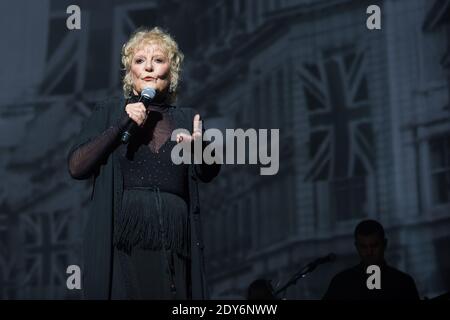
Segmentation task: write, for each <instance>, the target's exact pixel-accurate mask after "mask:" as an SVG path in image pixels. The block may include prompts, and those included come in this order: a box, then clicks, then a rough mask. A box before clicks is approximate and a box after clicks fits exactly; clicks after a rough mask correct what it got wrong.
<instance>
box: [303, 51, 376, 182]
mask: <svg viewBox="0 0 450 320" xmlns="http://www.w3.org/2000/svg"><path fill="white" fill-rule="evenodd" d="M299 77H300V79H301V81H302V85H303V91H304V95H305V99H306V106H307V109H308V111H309V115H308V117H309V124H310V147H309V156H310V159H311V164H310V167H309V168H308V173H307V175H306V177H305V178H306V180H312V181H319V180H337V179H345V178H349V177H355V176H366V175H367V174H368V173H370V172H372V171H373V170H374V137H373V132H372V125H371V121H370V103H369V95H368V85H367V76H366V68H365V56H364V51H362V50H359V51H356V50H352V49H344V50H337V51H335V50H330V51H326V52H323V53H322V54H321V59H320V61H318V62H315V63H305V64H303V66H302V67H301V69H300V70H299Z"/></svg>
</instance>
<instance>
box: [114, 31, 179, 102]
mask: <svg viewBox="0 0 450 320" xmlns="http://www.w3.org/2000/svg"><path fill="white" fill-rule="evenodd" d="M148 44H156V45H158V46H160V47H161V49H163V50H164V51H165V53H166V54H167V57H168V58H169V62H170V71H169V72H170V74H169V77H170V86H169V92H168V97H167V98H168V102H169V103H173V102H175V100H176V97H177V89H178V83H179V81H180V73H181V64H182V62H183V59H184V55H183V53H182V52H181V51H180V49H179V48H178V44H177V43H176V42H175V40H174V38H173V37H172V36H171V35H170V34H169V33H168V32H166V31H164V30H162V29H161V28H159V27H154V28H153V29H146V28H139V29H137V30H136V31H135V32H134V33H133V34H132V35H131V37H130V39H129V40H128V41H127V42H126V43H125V44H124V45H123V46H122V65H123V70H124V71H125V75H124V77H123V80H122V82H123V93H124V96H125V98H129V97H130V96H131V95H132V92H133V79H132V77H131V73H130V70H131V63H132V59H133V56H134V53H135V52H136V51H137V49H139V48H141V47H142V46H144V45H148Z"/></svg>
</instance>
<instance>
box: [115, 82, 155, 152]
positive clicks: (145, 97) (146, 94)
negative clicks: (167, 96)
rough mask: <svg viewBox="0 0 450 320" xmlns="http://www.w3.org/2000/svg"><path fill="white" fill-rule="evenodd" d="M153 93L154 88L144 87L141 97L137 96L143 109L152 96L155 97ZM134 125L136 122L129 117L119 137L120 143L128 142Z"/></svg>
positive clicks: (148, 103) (146, 106) (135, 125)
mask: <svg viewBox="0 0 450 320" xmlns="http://www.w3.org/2000/svg"><path fill="white" fill-rule="evenodd" d="M155 95H156V90H155V89H153V88H151V87H147V88H144V89H143V90H142V92H141V97H140V98H139V101H138V102H142V103H143V104H144V106H145V109H147V108H148V106H149V105H150V103H151V102H152V100H153V98H154V97H155ZM136 127H137V123H136V122H134V121H133V119H131V118H129V119H128V122H127V125H126V127H125V128H126V129H125V132H124V133H123V134H122V138H121V139H120V140H121V141H122V143H124V144H126V143H128V141H129V140H130V138H131V136H132V135H133V132H134V130H135V129H136Z"/></svg>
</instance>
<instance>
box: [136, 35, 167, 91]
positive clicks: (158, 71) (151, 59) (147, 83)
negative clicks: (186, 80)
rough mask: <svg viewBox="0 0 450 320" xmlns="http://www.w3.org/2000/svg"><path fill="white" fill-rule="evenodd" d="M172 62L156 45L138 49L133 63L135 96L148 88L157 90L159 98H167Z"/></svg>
mask: <svg viewBox="0 0 450 320" xmlns="http://www.w3.org/2000/svg"><path fill="white" fill-rule="evenodd" d="M169 72H170V62H169V58H168V57H167V54H166V53H165V51H163V50H162V48H161V47H160V46H158V45H155V44H147V45H145V46H143V47H141V48H138V49H137V50H136V52H135V53H134V56H133V59H132V61H131V70H130V73H131V77H132V80H133V91H134V94H136V95H138V94H140V93H141V91H142V90H143V89H144V88H146V87H152V88H153V89H155V90H156V94H157V96H165V95H166V93H167V91H168V89H169V85H170V79H169Z"/></svg>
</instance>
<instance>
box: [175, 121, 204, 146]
mask: <svg viewBox="0 0 450 320" xmlns="http://www.w3.org/2000/svg"><path fill="white" fill-rule="evenodd" d="M193 128H194V132H192V134H191V135H188V134H185V133H179V134H177V143H180V142H182V141H183V142H193V141H195V140H197V139H200V140H201V139H202V129H201V120H200V115H199V114H196V115H195V116H194V125H193Z"/></svg>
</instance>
